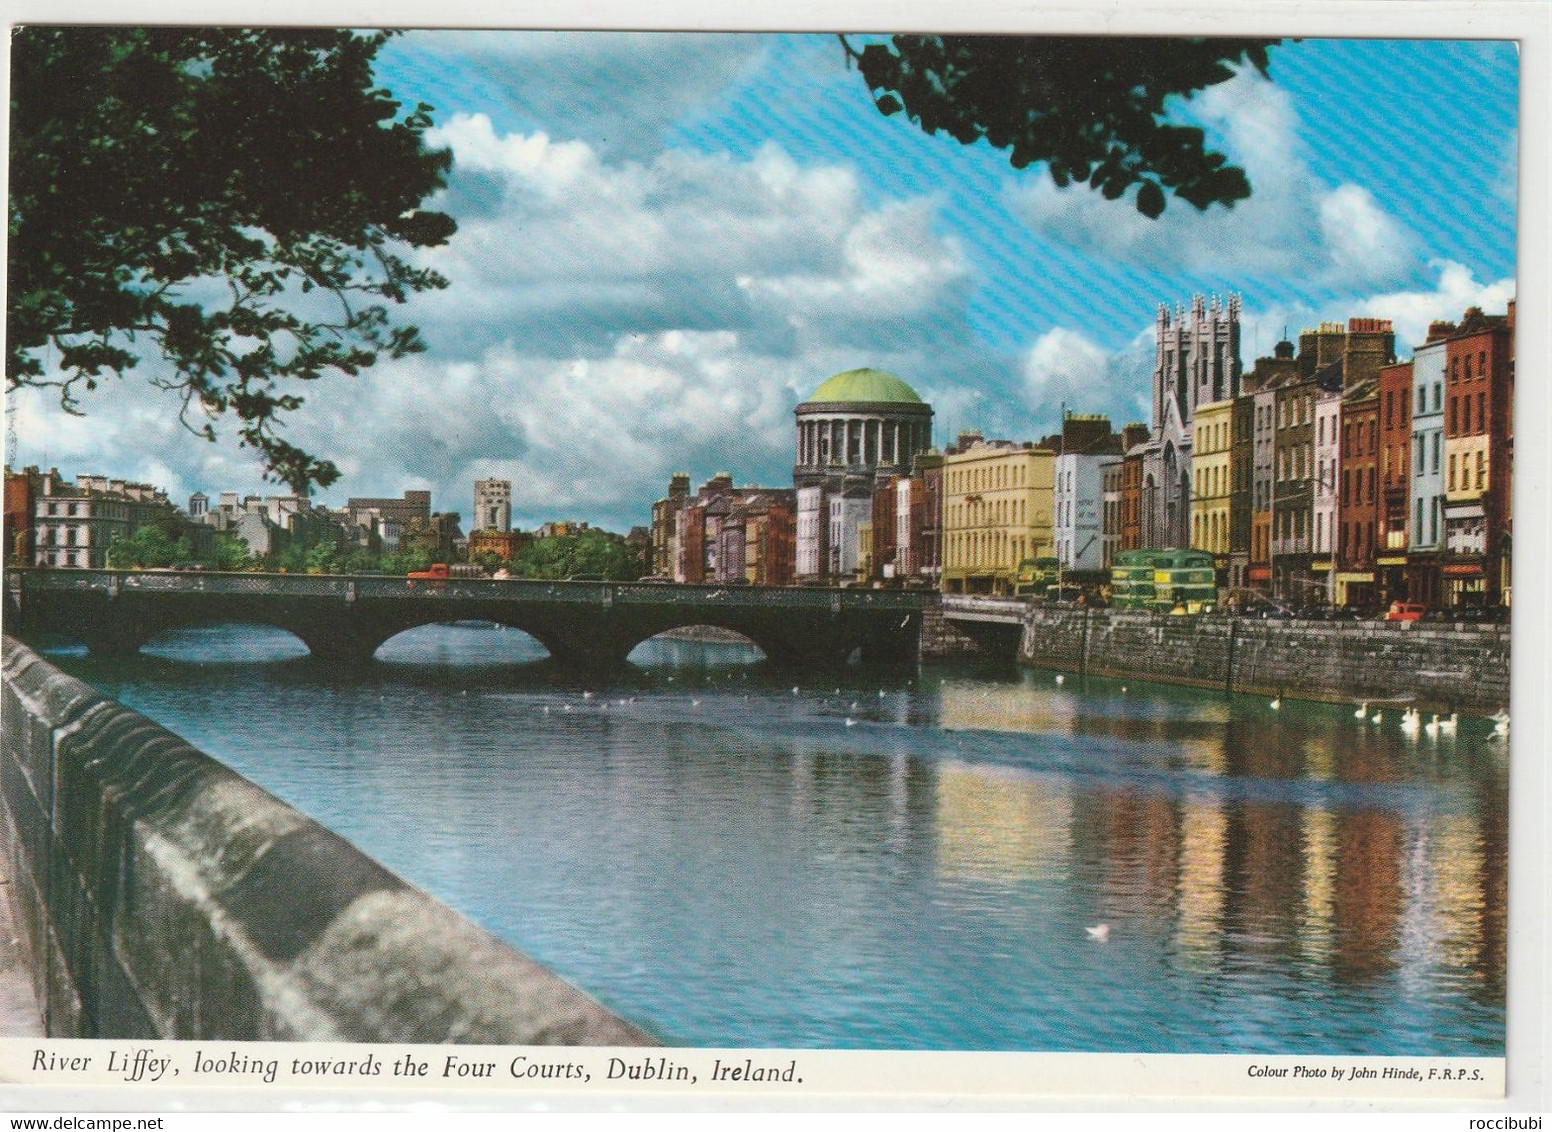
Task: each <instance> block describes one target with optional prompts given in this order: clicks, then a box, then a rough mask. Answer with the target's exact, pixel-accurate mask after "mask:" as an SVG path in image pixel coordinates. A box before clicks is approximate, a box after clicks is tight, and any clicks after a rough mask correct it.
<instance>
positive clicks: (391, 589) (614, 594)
mask: <svg viewBox="0 0 1552 1132" xmlns="http://www.w3.org/2000/svg"><path fill="white" fill-rule="evenodd" d="M9 575H10V576H9V584H10V585H11V586H12V587H13V589H15V590H19V591H20V592H21V593H22V594H23V595H25V594H26V593H27V592H29V591H30V592H41V591H50V592H59V591H96V592H105V593H113V594H118V593H126V592H140V593H185V594H223V595H241V596H258V595H273V596H287V597H324V598H327V597H337V598H340V599H342V600H360V599H362V598H372V599H379V600H384V599H386V600H393V599H399V598H416V599H420V598H427V597H436V598H446V599H449V600H460V599H461V600H466V601H491V600H498V601H517V602H535V601H537V602H558V603H578V604H584V605H604V606H608V605H614V604H616V603H620V604H634V605H656V606H664V605H693V606H700V607H705V606H708V605H722V606H729V607H735V606H736V607H740V608H760V609H810V610H821V609H827V610H834V611H841V610H864V609H872V610H882V611H894V610H898V611H906V612H914V611H919V610H920V609H921V608H922V607H923V605H924V604H925V603H926V602H927V601H928V600H929V598H930V595H928V594H925V593H923V592H921V591H916V590H873V589H820V588H811V587H802V586H719V585H679V584H663V583H640V582H592V581H588V582H582V581H577V582H570V581H548V580H543V579H534V578H510V579H495V578H448V579H445V580H444V579H419V578H416V579H411V578H406V577H403V576H386V575H380V574H249V573H221V572H215V571H171V570H169V571H160V570H17V571H11V572H9Z"/></svg>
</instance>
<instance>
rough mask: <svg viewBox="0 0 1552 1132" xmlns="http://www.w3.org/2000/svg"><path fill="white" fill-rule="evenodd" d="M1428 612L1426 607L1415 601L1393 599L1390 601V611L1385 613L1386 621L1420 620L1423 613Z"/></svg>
mask: <svg viewBox="0 0 1552 1132" xmlns="http://www.w3.org/2000/svg"><path fill="white" fill-rule="evenodd" d="M1427 612H1428V607H1427V606H1426V605H1423V604H1422V603H1420V602H1416V601H1393V602H1391V603H1390V611H1389V612H1388V613H1386V614H1385V620H1386V621H1421V620H1422V619H1423V614H1424V613H1427Z"/></svg>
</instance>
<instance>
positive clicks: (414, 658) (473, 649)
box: [372, 619, 554, 665]
mask: <svg viewBox="0 0 1552 1132" xmlns="http://www.w3.org/2000/svg"><path fill="white" fill-rule="evenodd" d="M441 628H445V629H451V630H453V631H454V633H455V634H457V636H456V637H454V638H453V639H451V640H450V639H449V638H448V636H447V635H446V634H440V633H438V632H437V630H438V629H441ZM449 645H453V646H455V648H454V649H453V651H449V648H448V646H449ZM456 646H462V647H461V648H458V647H456ZM553 655H554V654H553V650H552V649H551V648H550V647H549V646H548V645H546V644H545V643H544V641H543V640H542V639H541V638H540V637H539V636H537V635H536V634H534V633H533V632H531V631H530V630H528V629H525V628H524V627H523V626H522V625H509V624H506V623H505V622H498V621H489V620H483V619H482V620H478V621H423V622H421V623H420V624H418V625H409V626H406V627H405V628H403V629H400V630H398V631H397V632H395V633H394V634H392V635H391V636H389V637H388V638H387V639H386V640H384V641H383V643H382V644H380V645H378V647H377V649H376V650H375V651H374V653H373V655H372V659H374V660H378V661H382V662H384V663H390V664H419V663H431V664H439V665H440V664H446V663H448V662H449V661H451V662H453V663H460V664H465V663H466V664H531V663H535V662H539V661H543V660H546V659H548V658H549V657H551V656H553Z"/></svg>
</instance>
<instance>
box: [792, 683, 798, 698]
mask: <svg viewBox="0 0 1552 1132" xmlns="http://www.w3.org/2000/svg"><path fill="white" fill-rule="evenodd" d="M792 694H793V695H794V696H795V695H797V694H798V686H797V685H796V684H794V685H792Z"/></svg>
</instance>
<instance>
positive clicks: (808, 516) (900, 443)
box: [792, 369, 932, 581]
mask: <svg viewBox="0 0 1552 1132" xmlns="http://www.w3.org/2000/svg"><path fill="white" fill-rule="evenodd" d="M796 417H797V450H796V460H795V463H794V465H793V468H792V483H793V487H794V488H795V489H796V491H797V540H796V541H797V545H796V548H795V549H796V564H795V565H796V574H797V577H798V580H799V581H827V580H832V579H836V578H840V577H845V576H848V575H851V574H853V573H855V571H856V569H857V565H858V561H859V557H860V553H861V550H860V541H859V537H858V536H859V532H860V528H861V527H862V526H863V525H864V524H866V523H870V522H871V521H872V514H873V495H874V492H875V491H877V490H879V489H882V488H884V487H887V486H888V484H889V482H890V481H891V480H892V479H893V478H895V477H903V476H909V475H910V474H911V464H912V461H913V460H914V459H915V457H916V456H917V455H919V454H921V453H924V452H926V451H928V449H930V448H931V447H932V406H931V405H928V404H927V403H926V402H924V401H923V400H922V399H921V397H920V396H918V395H917V393H916V390H914V389H912V388H911V387H910V386H909V385H907V384H906V383H905V382H904V381H902V380H901V379H900V378H898V377H896V376H895V375H894V374H892V373H886V372H884V371H883V370H876V369H853V370H847V371H846V372H844V373H838V374H836V375H835V376H834V377H832V378H830V379H829V380H828V381H826V382H824V384H822V385H820V387H819V388H818V389H816V390H814V392H813V394H812V395H810V397H809V398H808V400H806V401H804V402H803V403H802V404H801V405H799V406H798V407H797V410H796Z"/></svg>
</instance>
